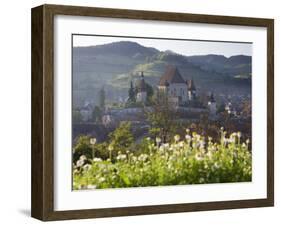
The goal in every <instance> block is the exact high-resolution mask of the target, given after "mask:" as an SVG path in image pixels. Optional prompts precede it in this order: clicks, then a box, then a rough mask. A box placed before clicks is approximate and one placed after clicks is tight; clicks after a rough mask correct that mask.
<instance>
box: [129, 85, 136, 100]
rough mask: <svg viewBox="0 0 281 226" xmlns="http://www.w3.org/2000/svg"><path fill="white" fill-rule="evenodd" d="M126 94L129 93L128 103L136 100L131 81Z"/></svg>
mask: <svg viewBox="0 0 281 226" xmlns="http://www.w3.org/2000/svg"><path fill="white" fill-rule="evenodd" d="M128 95H129V100H128V101H129V102H130V103H135V102H136V94H135V90H134V86H133V81H131V84H130V88H129V91H128Z"/></svg>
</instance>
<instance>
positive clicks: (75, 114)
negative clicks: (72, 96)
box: [72, 110, 82, 123]
mask: <svg viewBox="0 0 281 226" xmlns="http://www.w3.org/2000/svg"><path fill="white" fill-rule="evenodd" d="M72 121H73V123H80V122H81V121H82V115H81V113H80V111H79V110H73V115H72Z"/></svg>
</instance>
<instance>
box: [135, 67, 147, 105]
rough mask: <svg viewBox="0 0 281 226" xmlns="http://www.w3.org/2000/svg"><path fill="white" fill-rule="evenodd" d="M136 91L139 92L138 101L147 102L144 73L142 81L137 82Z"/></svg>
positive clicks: (141, 77)
mask: <svg viewBox="0 0 281 226" xmlns="http://www.w3.org/2000/svg"><path fill="white" fill-rule="evenodd" d="M136 91H137V97H136V101H137V102H145V101H146V97H147V92H146V84H145V81H144V75H143V71H142V72H141V76H140V79H139V80H138V81H137V84H136Z"/></svg>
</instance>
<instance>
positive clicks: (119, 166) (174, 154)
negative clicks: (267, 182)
mask: <svg viewBox="0 0 281 226" xmlns="http://www.w3.org/2000/svg"><path fill="white" fill-rule="evenodd" d="M240 137H241V134H240V133H239V132H238V133H232V134H231V135H230V136H229V137H226V132H224V131H221V141H220V142H219V143H214V142H213V141H212V138H211V137H208V139H207V142H206V141H205V140H206V139H205V137H202V136H200V135H199V134H196V133H193V134H190V133H189V130H187V134H186V136H185V139H183V140H181V139H180V136H179V135H175V137H174V141H173V142H171V143H161V139H160V138H156V142H155V141H154V140H151V139H149V138H147V139H144V141H143V143H142V148H143V151H142V152H131V151H127V152H125V153H124V152H121V151H119V152H118V155H117V156H115V157H114V159H113V158H112V157H110V158H108V159H107V160H102V159H101V158H93V159H90V160H89V159H88V158H87V157H86V156H85V155H82V156H80V159H79V160H78V161H77V163H76V164H74V170H73V178H74V183H73V186H74V189H91V188H123V187H145V186H161V185H183V184H204V183H225V182H245V181H251V178H252V164H251V159H252V157H251V152H250V151H249V150H248V145H249V141H247V142H246V143H241V142H240ZM93 145H95V144H93ZM107 149H108V150H109V152H111V151H113V150H112V149H113V146H112V145H109V146H108V147H107Z"/></svg>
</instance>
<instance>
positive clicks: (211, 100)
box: [208, 93, 217, 117]
mask: <svg viewBox="0 0 281 226" xmlns="http://www.w3.org/2000/svg"><path fill="white" fill-rule="evenodd" d="M208 108H209V112H210V115H211V117H215V116H216V114H217V103H216V100H215V98H214V94H213V93H211V95H210V97H209V102H208Z"/></svg>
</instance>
